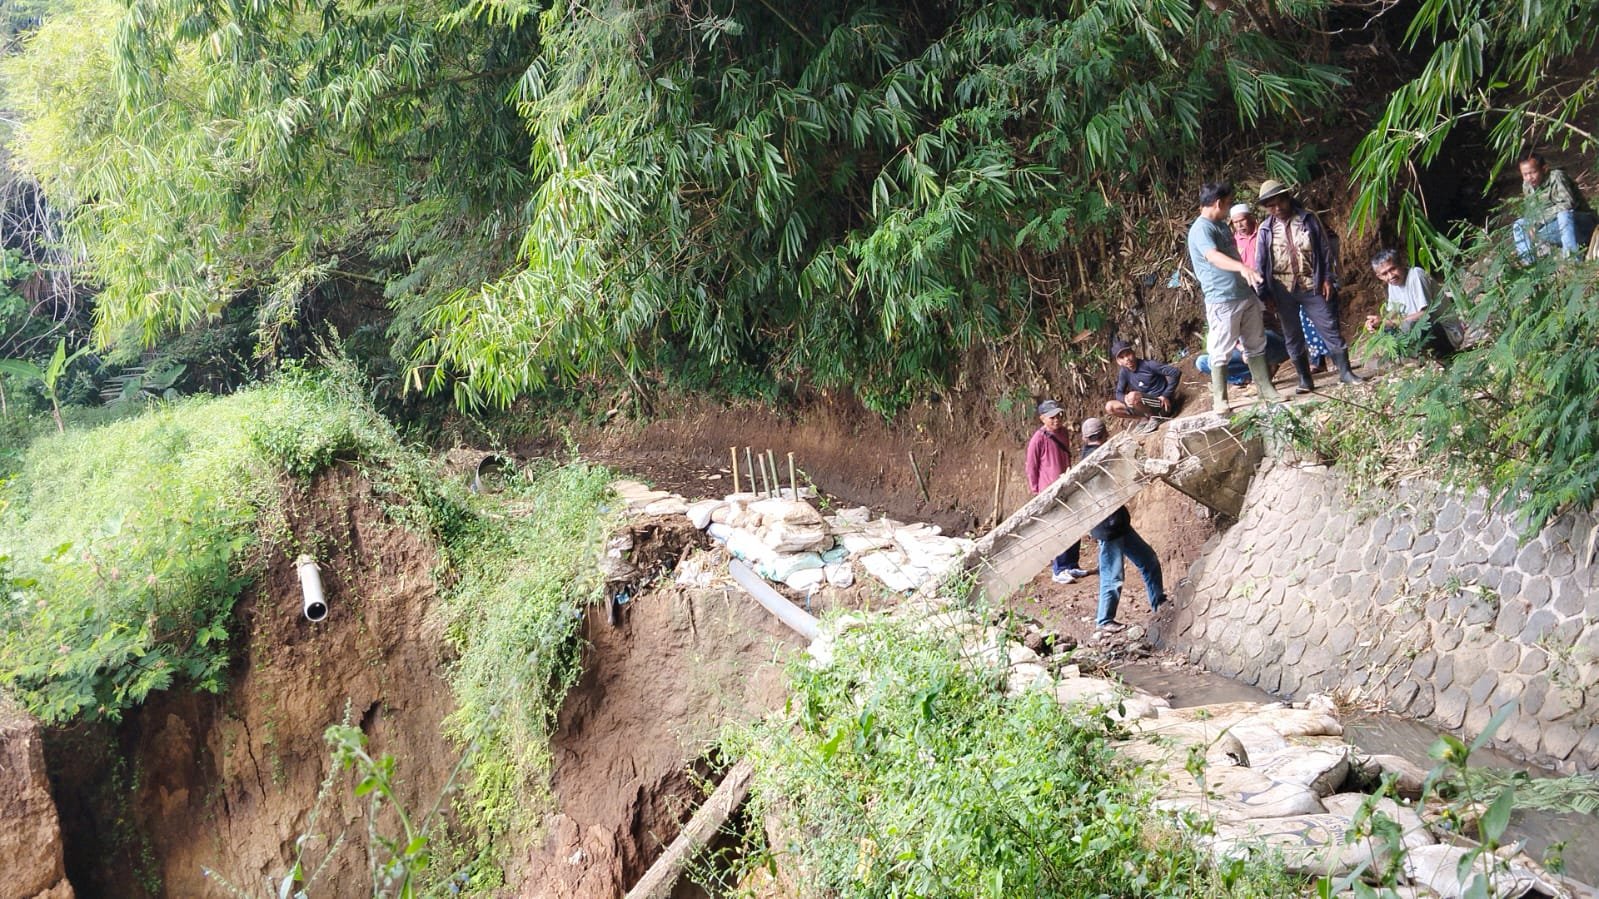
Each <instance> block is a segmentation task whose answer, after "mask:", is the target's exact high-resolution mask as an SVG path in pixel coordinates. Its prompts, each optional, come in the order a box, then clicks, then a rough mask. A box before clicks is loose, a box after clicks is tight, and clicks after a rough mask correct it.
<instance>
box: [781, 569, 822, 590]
mask: <svg viewBox="0 0 1599 899" xmlns="http://www.w3.org/2000/svg"><path fill="white" fill-rule="evenodd" d="M826 582H827V572H826V571H824V570H823V569H821V568H802V569H800V570H798V571H796V572H794V573H793V574H790V575H789V576H788V577H786V578H784V579H783V584H784V585H785V586H787V587H788V588H789V589H790V590H794V591H796V592H799V593H809V592H811V591H812V590H815V589H816V588H817V587H820V586H821V585H822V584H824V583H826Z"/></svg>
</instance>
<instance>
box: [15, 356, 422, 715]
mask: <svg viewBox="0 0 1599 899" xmlns="http://www.w3.org/2000/svg"><path fill="white" fill-rule="evenodd" d="M348 385H349V382H348V381H347V380H345V379H340V378H336V377H320V376H314V375H310V374H307V373H304V372H301V371H298V370H294V371H289V372H287V373H285V374H284V375H283V376H281V377H279V378H277V379H275V380H274V381H272V382H271V383H269V384H266V385H263V386H261V387H257V388H254V389H251V390H247V391H244V392H241V393H239V394H236V395H234V396H231V397H225V398H206V399H199V398H197V399H190V400H184V401H182V402H179V403H174V404H171V405H167V406H163V407H160V408H156V409H152V410H151V411H149V412H148V413H147V414H144V415H142V416H139V417H137V418H131V419H126V420H123V421H118V422H114V423H111V424H107V425H103V426H100V427H93V428H87V429H82V430H77V429H71V430H68V431H67V432H66V433H62V434H56V435H53V436H46V437H41V438H39V439H37V440H35V441H34V442H33V443H32V444H30V445H29V446H28V448H27V450H26V451H25V452H24V453H23V455H22V457H21V459H20V461H19V463H18V465H17V468H16V470H15V472H14V475H13V477H12V479H11V480H10V481H9V482H8V483H7V484H6V485H5V487H4V490H3V492H0V548H3V554H4V555H5V556H8V557H9V566H10V568H11V571H12V576H13V578H15V579H16V580H17V581H18V582H19V583H20V584H21V585H22V586H21V588H20V592H21V594H22V600H23V601H21V602H14V603H8V604H7V605H6V607H5V609H4V610H3V611H0V684H3V685H4V686H5V687H6V688H7V689H9V690H11V691H13V692H15V693H16V695H17V696H18V697H19V698H20V699H21V700H22V701H23V702H24V703H25V704H26V705H27V706H28V707H29V708H30V709H31V710H32V711H33V712H34V713H35V714H36V715H38V716H39V717H40V718H41V719H43V720H45V721H47V722H64V721H68V720H71V719H73V718H76V717H79V716H86V717H90V718H95V717H110V718H115V717H118V716H120V715H121V714H122V713H123V712H124V711H125V710H126V709H128V708H129V707H131V706H134V705H137V704H138V703H139V702H141V701H142V700H143V699H144V697H145V696H147V695H148V694H149V693H151V692H152V691H156V690H162V689H166V688H167V687H170V686H173V685H174V684H184V685H187V686H191V687H194V688H196V689H200V690H206V691H211V692H216V691H219V690H221V689H222V688H223V686H224V680H223V678H224V674H225V670H226V667H227V663H228V660H229V654H230V639H229V622H230V618H231V616H232V611H233V605H234V603H235V601H236V600H237V599H238V597H239V595H240V594H241V592H242V591H243V590H244V588H245V586H246V585H247V584H248V583H249V582H250V581H251V580H252V578H253V576H254V575H255V573H256V572H257V571H258V569H259V565H260V564H261V563H262V561H263V560H264V554H263V550H264V548H265V546H266V545H267V541H269V540H271V539H273V538H274V535H275V534H276V533H277V531H278V530H280V529H278V528H276V525H275V523H274V520H273V517H272V516H273V515H274V510H276V509H277V508H278V505H277V503H278V496H279V490H280V487H281V479H282V477H283V475H284V473H285V472H289V473H293V474H299V475H305V474H309V473H310V472H312V471H314V470H316V469H317V468H319V467H321V466H324V465H326V464H328V463H329V462H331V461H332V460H333V459H335V458H337V457H340V456H347V457H356V456H366V457H371V458H377V457H392V456H394V455H395V454H396V449H397V446H398V444H397V441H396V437H395V434H394V432H393V430H392V429H391V428H390V427H389V425H388V424H387V423H386V422H384V421H383V420H382V419H381V418H380V417H378V416H377V415H376V414H375V413H373V412H372V411H371V407H370V406H368V405H366V404H365V403H364V402H363V401H361V400H360V398H359V396H352V395H351V394H350V392H349V391H350V390H352V389H354V388H352V387H350V386H348Z"/></svg>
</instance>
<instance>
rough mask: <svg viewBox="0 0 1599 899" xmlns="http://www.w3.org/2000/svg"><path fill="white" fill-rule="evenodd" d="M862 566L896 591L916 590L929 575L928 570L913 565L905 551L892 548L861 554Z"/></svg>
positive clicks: (884, 584)
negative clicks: (896, 550) (900, 551)
mask: <svg viewBox="0 0 1599 899" xmlns="http://www.w3.org/2000/svg"><path fill="white" fill-rule="evenodd" d="M861 567H862V568H865V569H866V573H867V574H870V575H871V576H872V577H875V578H877V579H878V580H879V581H882V583H883V586H885V587H887V588H888V589H890V590H893V591H894V592H896V593H908V592H910V591H912V590H915V589H916V588H917V587H919V586H921V583H922V581H923V580H924V579H925V578H926V577H927V572H926V571H925V570H924V569H920V568H915V567H913V566H912V565H911V564H910V562H909V561H908V560H907V559H906V558H905V554H904V553H899V552H894V551H892V550H884V551H880V552H873V553H867V554H866V555H864V556H861Z"/></svg>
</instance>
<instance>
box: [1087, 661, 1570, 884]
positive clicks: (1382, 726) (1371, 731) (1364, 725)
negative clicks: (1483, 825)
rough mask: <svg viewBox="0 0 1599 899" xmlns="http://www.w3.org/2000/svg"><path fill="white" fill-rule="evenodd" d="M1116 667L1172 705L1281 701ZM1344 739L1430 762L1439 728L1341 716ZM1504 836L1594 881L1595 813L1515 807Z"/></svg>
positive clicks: (1485, 755)
mask: <svg viewBox="0 0 1599 899" xmlns="http://www.w3.org/2000/svg"><path fill="white" fill-rule="evenodd" d="M1116 673H1117V674H1120V675H1121V676H1122V678H1123V679H1125V680H1126V681H1127V682H1128V683H1129V684H1132V685H1133V686H1135V687H1138V688H1139V689H1142V690H1147V691H1149V692H1151V693H1154V694H1155V695H1157V696H1165V697H1167V698H1168V699H1169V700H1171V704H1172V705H1173V706H1174V707H1176V708H1185V707H1188V706H1196V705H1210V704H1212V703H1219V702H1277V701H1280V697H1277V696H1273V695H1271V694H1270V693H1267V692H1266V691H1264V690H1261V689H1259V688H1258V687H1252V686H1249V685H1248V684H1243V683H1239V682H1238V681H1235V680H1231V679H1229V678H1225V677H1222V676H1221V675H1219V674H1211V673H1209V672H1198V671H1192V670H1176V671H1173V670H1167V669H1164V668H1159V667H1156V666H1154V665H1148V664H1138V663H1133V664H1128V665H1123V666H1121V667H1118V668H1117V669H1116ZM1344 739H1346V740H1348V741H1349V742H1350V743H1352V744H1354V745H1355V746H1357V747H1359V748H1360V749H1362V750H1364V751H1365V752H1368V753H1371V754H1373V755H1376V754H1387V755H1397V756H1400V757H1401V758H1405V759H1409V760H1410V761H1412V762H1415V763H1416V764H1418V765H1420V766H1421V767H1423V768H1431V767H1432V765H1433V764H1434V763H1433V761H1432V759H1431V758H1430V757H1429V756H1428V755H1427V750H1428V749H1429V748H1430V747H1431V746H1432V744H1433V742H1434V741H1435V740H1437V739H1438V732H1437V731H1436V730H1433V729H1432V728H1430V727H1428V726H1427V725H1425V724H1422V723H1420V722H1418V721H1413V720H1411V719H1409V718H1400V717H1398V716H1395V715H1381V714H1372V715H1365V716H1361V717H1348V716H1346V717H1345V718H1344ZM1471 764H1472V765H1474V766H1482V767H1489V768H1511V769H1515V770H1518V771H1526V772H1527V773H1528V774H1530V775H1532V776H1533V777H1552V776H1554V775H1553V773H1551V772H1549V771H1546V770H1544V769H1542V768H1538V767H1536V766H1533V765H1529V764H1527V763H1526V762H1523V761H1520V760H1519V759H1516V758H1513V757H1511V756H1508V755H1505V754H1504V753H1500V752H1495V751H1493V750H1491V749H1479V750H1477V751H1476V752H1474V753H1472V755H1471ZM1509 839H1511V840H1525V841H1526V851H1527V854H1528V855H1529V856H1531V857H1532V858H1534V859H1542V858H1544V857H1545V855H1546V854H1547V853H1548V852H1549V850H1550V849H1551V848H1552V847H1554V846H1556V845H1557V844H1561V843H1563V844H1564V845H1565V851H1564V853H1563V857H1564V859H1565V873H1566V875H1567V876H1568V877H1572V878H1574V879H1576V880H1580V881H1582V882H1584V883H1589V884H1599V853H1596V852H1595V851H1594V849H1595V848H1599V815H1578V814H1555V813H1552V812H1542V811H1532V810H1520V811H1517V812H1516V813H1515V817H1514V818H1512V819H1511V825H1510V834H1509Z"/></svg>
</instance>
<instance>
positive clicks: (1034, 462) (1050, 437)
mask: <svg viewBox="0 0 1599 899" xmlns="http://www.w3.org/2000/svg"><path fill="white" fill-rule="evenodd" d="M1038 420H1039V422H1040V427H1039V429H1038V430H1037V431H1034V432H1033V438H1032V439H1031V440H1029V441H1027V464H1026V470H1027V486H1028V488H1029V489H1031V490H1032V491H1033V493H1035V494H1036V493H1038V492H1039V491H1041V490H1043V489H1044V488H1045V487H1048V486H1049V485H1050V484H1053V483H1055V481H1056V479H1057V478H1059V477H1060V476H1061V474H1062V473H1064V472H1065V471H1066V469H1068V468H1071V467H1072V453H1071V450H1070V449H1069V448H1068V447H1067V443H1066V441H1067V436H1066V428H1065V424H1066V410H1064V409H1062V408H1061V407H1060V403H1057V402H1055V401H1054V400H1044V401H1043V402H1042V403H1039V404H1038ZM1082 551H1083V543H1082V541H1081V540H1079V541H1077V542H1076V543H1073V544H1072V545H1071V546H1070V547H1068V548H1067V549H1066V551H1065V552H1063V553H1061V554H1060V555H1058V556H1056V557H1055V561H1054V562H1053V563H1052V564H1051V565H1050V568H1052V569H1053V570H1054V580H1055V583H1057V584H1070V583H1072V582H1073V581H1075V580H1077V579H1078V578H1080V577H1087V576H1088V572H1086V571H1084V570H1083V569H1082V568H1080V567H1078V566H1079V561H1080V556H1081V554H1082Z"/></svg>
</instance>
